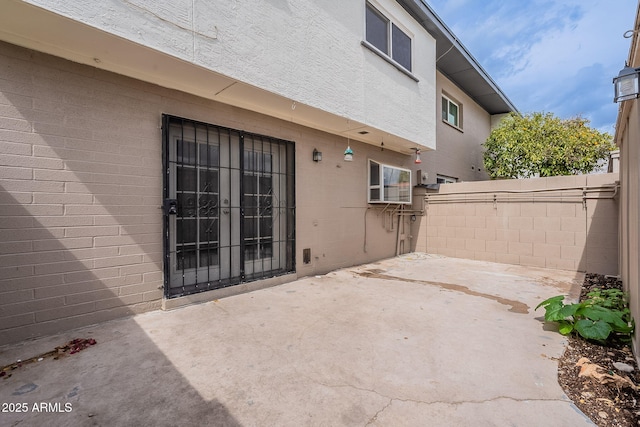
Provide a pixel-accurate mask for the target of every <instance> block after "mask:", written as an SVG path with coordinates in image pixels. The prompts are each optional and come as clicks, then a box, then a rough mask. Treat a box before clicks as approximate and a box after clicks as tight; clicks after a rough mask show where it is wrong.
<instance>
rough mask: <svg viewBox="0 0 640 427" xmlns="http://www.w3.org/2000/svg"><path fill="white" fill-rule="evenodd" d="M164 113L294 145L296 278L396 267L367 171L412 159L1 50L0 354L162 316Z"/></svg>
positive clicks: (390, 230) (392, 226)
mask: <svg viewBox="0 0 640 427" xmlns="http://www.w3.org/2000/svg"><path fill="white" fill-rule="evenodd" d="M163 113H167V114H172V115H177V116H181V117H185V118H189V119H193V120H198V121H202V122H206V123H212V124H217V125H222V126H226V127H230V128H234V129H240V130H246V131H250V132H255V133H260V134H265V135H269V136H273V137H276V138H282V139H286V140H292V141H295V143H296V206H297V212H296V214H297V215H296V260H297V265H296V268H297V274H298V275H299V276H304V275H312V274H322V273H326V272H328V271H330V270H332V269H335V268H339V267H345V266H349V265H355V264H359V263H363V262H367V261H372V260H375V259H380V258H385V257H391V256H393V255H395V252H396V237H397V235H398V234H397V232H396V230H397V226H398V224H397V222H394V221H391V222H390V221H389V218H386V216H385V214H382V213H380V209H367V208H368V205H367V198H366V197H367V184H366V179H367V158H372V159H375V160H378V161H381V162H384V163H388V164H393V165H396V166H405V167H407V166H409V164H410V162H411V158H410V156H405V155H402V154H399V153H395V152H390V151H388V150H385V151H384V152H382V151H380V150H379V148H376V147H373V146H371V145H366V144H361V143H357V142H353V141H351V146H352V148H353V150H354V151H355V158H354V161H353V162H351V163H347V162H344V161H343V159H342V153H343V151H344V149H345V147H346V144H347V141H346V140H345V139H343V138H340V137H337V136H335V135H330V134H326V133H323V132H320V131H317V130H313V129H310V128H306V127H303V126H300V125H297V124H293V123H289V122H285V121H281V120H277V119H273V118H270V117H267V116H264V115H260V114H257V113H253V112H248V111H246V110H242V109H239V108H235V107H230V106H228V105H225V104H220V103H216V102H213V101H210V100H205V99H203V98H198V97H195V96H192V95H188V94H185V93H181V92H177V91H173V90H168V89H165V88H162V87H159V86H156V85H152V84H148V83H144V82H141V81H137V80H134V79H130V78H127V77H123V76H120V75H117V74H113V73H109V72H105V71H102V70H99V69H96V68H92V67H88V66H84V65H79V64H76V63H72V62H69V61H66V60H63V59H60V58H56V57H52V56H49V55H46V54H42V53H38V52H35V51H31V50H27V49H23V48H20V47H17V46H14V45H9V44H6V43H0V166H1V167H0V206H1V208H0V344H5V343H7V342H12V341H17V340H20V339H24V338H27V337H32V336H37V335H44V334H49V333H54V332H58V331H61V330H65V329H70V328H73V327H78V326H82V325H87V324H92V323H95V322H99V321H103V320H107V319H112V318H116V317H121V316H125V315H128V314H132V313H137V312H142V311H147V310H154V309H157V308H158V307H160V304H161V298H162V285H163V271H162V264H163V262H162V261H163V240H162V211H161V209H160V206H161V204H162V197H163V195H162V179H163V171H162V142H161V136H162V130H161V116H162V114H163ZM314 148H317V149H318V150H320V151H322V152H323V160H322V162H320V163H314V162H313V161H312V151H313V149H314ZM365 222H366V247H365ZM401 226H402V227H404V226H405V223H404V221H403V222H402V223H401ZM401 237H402V238H404V239H409V234H408V233H405V232H402V234H401ZM406 247H407V250H408V247H409V244H408V243H406ZM303 248H310V249H311V253H312V260H311V263H310V264H308V265H306V264H303V263H302V249H303Z"/></svg>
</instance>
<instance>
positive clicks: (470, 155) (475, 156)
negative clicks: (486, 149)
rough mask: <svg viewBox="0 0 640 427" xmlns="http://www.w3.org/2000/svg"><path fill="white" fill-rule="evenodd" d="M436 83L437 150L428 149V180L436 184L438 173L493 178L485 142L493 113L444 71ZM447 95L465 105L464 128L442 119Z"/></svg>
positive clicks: (464, 178) (468, 178) (425, 163)
mask: <svg viewBox="0 0 640 427" xmlns="http://www.w3.org/2000/svg"><path fill="white" fill-rule="evenodd" d="M436 83H437V85H436V104H437V106H438V111H437V117H436V136H437V140H436V150H435V151H429V152H426V153H425V154H424V156H423V162H422V165H421V166H422V169H423V172H425V171H426V172H427V173H428V175H429V176H428V180H427V182H426V183H428V184H435V183H436V175H438V174H440V175H445V176H449V177H453V178H457V179H458V180H460V181H480V180H486V179H489V176H488V175H487V173H486V171H485V170H484V165H483V161H482V152H483V150H482V144H483V143H484V141H485V140H486V139H487V137H488V136H489V133H490V132H491V115H490V114H489V113H487V111H486V110H484V109H483V108H482V107H480V106H479V105H478V104H477V103H476V102H475V101H473V99H472V98H470V97H469V96H468V95H467V94H465V93H464V92H463V91H462V90H461V89H460V88H459V87H458V86H456V85H455V84H453V83H452V82H451V81H450V80H449V79H447V77H446V76H444V75H443V74H442V73H440V72H437V77H436ZM443 94H445V95H446V96H447V97H449V98H450V99H452V100H453V101H455V102H457V103H458V104H459V105H460V106H461V107H462V114H461V117H462V128H461V129H458V128H455V127H453V126H451V125H449V124H448V123H446V122H444V121H443V120H442V115H441V106H440V103H441V97H442V95H443Z"/></svg>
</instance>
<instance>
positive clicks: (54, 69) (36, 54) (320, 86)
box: [0, 0, 488, 343]
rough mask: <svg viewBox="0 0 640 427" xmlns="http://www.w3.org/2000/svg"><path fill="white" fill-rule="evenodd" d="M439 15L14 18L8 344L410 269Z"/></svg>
mask: <svg viewBox="0 0 640 427" xmlns="http://www.w3.org/2000/svg"><path fill="white" fill-rule="evenodd" d="M432 16H435V15H432V12H431V11H430V9H429V8H428V7H427V6H426V4H425V3H423V2H422V1H421V0H397V1H394V0H369V1H365V0H363V1H357V2H347V3H345V2H339V1H329V2H314V1H311V0H302V1H296V2H254V3H246V2H219V1H215V2H212V1H204V0H189V1H182V0H180V1H173V2H150V1H144V0H133V1H131V0H129V1H113V2H93V1H88V0H82V1H77V0H74V1H71V0H60V1H56V2H50V1H44V0H25V1H22V0H7V1H4V2H2V3H1V4H0V40H1V41H0V153H1V155H0V162H1V164H2V169H1V172H0V174H1V175H0V203H1V204H2V209H1V210H0V224H1V225H0V343H7V342H12V341H17V340H21V339H24V338H27V337H32V336H38V335H44V334H48V333H53V332H58V331H61V330H65V329H69V328H73V327H78V326H83V325H87V324H91V323H95V322H98V321H102V320H107V319H112V318H117V317H121V316H125V315H129V314H133V313H138V312H143V311H148V310H153V309H157V308H160V307H165V308H171V307H174V306H177V305H180V304H183V303H188V302H192V301H201V300H204V299H214V298H218V297H221V296H225V295H230V294H233V293H237V292H243V291H247V290H251V289H257V288H260V287H264V286H270V285H273V284H277V283H282V282H284V281H289V280H294V279H295V278H297V277H303V276H307V275H314V274H323V273H326V272H328V271H331V270H333V269H336V268H340V267H346V266H350V265H355V264H360V263H365V262H370V261H373V260H377V259H382V258H385V257H390V256H394V255H396V254H399V253H404V252H407V251H409V250H410V248H411V239H412V236H411V233H410V221H411V214H412V213H414V212H418V211H419V209H420V207H419V206H412V205H411V201H412V197H411V190H412V187H413V186H414V185H415V184H416V179H415V177H414V175H415V174H414V173H412V171H414V170H416V166H417V165H415V163H414V160H415V152H416V150H421V151H422V153H423V155H424V154H428V152H430V151H431V150H434V149H435V148H436V139H437V137H436V134H437V128H438V126H439V125H440V122H441V111H440V105H441V104H440V102H441V101H440V98H441V93H440V92H439V90H440V89H439V88H440V86H439V85H441V83H439V81H440V79H439V77H438V76H439V75H440V74H439V72H438V71H437V66H436V60H437V59H438V52H437V51H438V50H439V49H442V47H441V46H440V45H438V43H437V42H436V38H437V37H438V34H440V33H439V32H433V29H430V28H429V25H430V23H431V22H433V19H434V18H433V17H432ZM439 31H440V32H441V30H439ZM445 32H446V31H445ZM434 34H435V36H434ZM447 37H452V36H447ZM447 49H448V48H447ZM453 50H454V51H456V52H457V51H458V48H457V47H456V48H455V49H453ZM476 71H477V70H476ZM448 77H450V78H452V77H451V76H448ZM481 77H482V78H481V80H483V81H485V82H486V81H488V80H487V78H488V76H483V75H482V74H481ZM447 90H448V92H447V93H451V95H452V96H454V97H455V96H457V95H456V93H455V90H454V89H453V88H451V89H447ZM465 93H466V94H468V93H469V92H468V91H466V92H465ZM463 96H466V95H460V97H461V98H460V99H458V101H463V102H465V103H466V99H465V98H462V97H463ZM465 108H467V107H466V106H465ZM465 111H466V110H465ZM205 291H207V292H205Z"/></svg>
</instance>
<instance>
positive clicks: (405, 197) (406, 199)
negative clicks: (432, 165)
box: [367, 159, 413, 205]
mask: <svg viewBox="0 0 640 427" xmlns="http://www.w3.org/2000/svg"><path fill="white" fill-rule="evenodd" d="M372 164H375V165H378V173H377V176H378V183H376V184H372V182H371V179H372V177H373V175H372V174H371V168H372ZM367 165H368V167H367V203H370V204H377V203H386V204H397V205H410V204H411V203H412V197H413V193H412V189H413V183H412V180H413V178H412V175H413V174H412V173H411V170H410V169H406V168H401V167H398V166H392V165H388V164H386V163H382V162H379V161H377V160H373V159H369V161H368V162H367ZM385 169H388V170H391V171H392V174H393V171H398V172H401V173H402V172H405V173H406V174H407V176H408V178H409V182H408V183H407V190H408V193H407V194H400V193H401V191H402V190H403V189H402V188H400V185H401V184H402V182H398V183H397V184H395V185H392V183H389V185H387V184H386V181H385V178H386V176H385V175H386V174H385ZM387 187H389V188H393V187H398V199H397V200H393V199H390V198H389V197H388V194H386V193H387V192H386V191H385V188H387ZM372 190H378V198H372V197H371V193H372Z"/></svg>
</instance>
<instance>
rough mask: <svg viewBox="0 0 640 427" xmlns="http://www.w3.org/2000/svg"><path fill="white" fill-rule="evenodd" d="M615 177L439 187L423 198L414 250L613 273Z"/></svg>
mask: <svg viewBox="0 0 640 427" xmlns="http://www.w3.org/2000/svg"><path fill="white" fill-rule="evenodd" d="M617 179H618V174H613V173H611V174H600V175H580V176H566V177H564V176H562V177H551V178H535V179H521V180H503V181H480V182H466V183H456V184H444V185H441V186H440V190H439V192H438V193H428V194H426V196H425V198H426V202H425V215H424V216H423V217H422V218H421V221H420V225H419V227H420V229H419V230H418V231H417V232H416V235H417V236H418V242H417V246H416V250H417V251H425V252H429V253H434V254H441V255H446V256H452V257H456V258H466V259H478V260H485V261H493V262H501V263H506V264H517V265H526V266H533V267H545V268H555V269H561V270H573V271H586V272H589V273H599V274H610V275H617V274H618V194H617V185H616V180H617ZM416 197H417V195H416Z"/></svg>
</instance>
